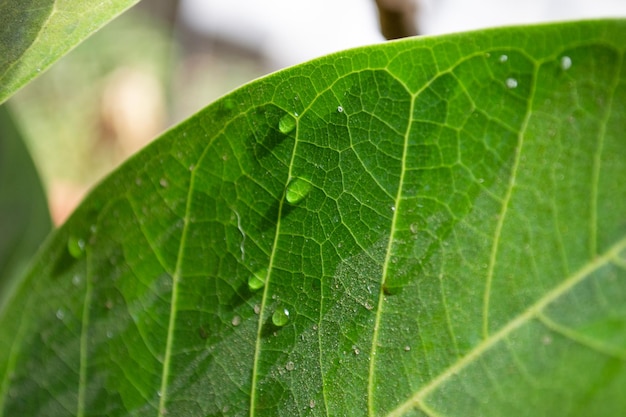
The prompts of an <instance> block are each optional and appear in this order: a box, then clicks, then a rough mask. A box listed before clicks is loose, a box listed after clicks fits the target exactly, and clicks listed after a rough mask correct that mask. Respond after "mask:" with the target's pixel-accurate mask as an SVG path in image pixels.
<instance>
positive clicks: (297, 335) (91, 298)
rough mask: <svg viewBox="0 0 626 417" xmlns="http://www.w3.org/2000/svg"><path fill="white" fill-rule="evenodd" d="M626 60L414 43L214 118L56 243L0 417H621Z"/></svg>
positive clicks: (8, 327)
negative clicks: (91, 416) (65, 416)
mask: <svg viewBox="0 0 626 417" xmlns="http://www.w3.org/2000/svg"><path fill="white" fill-rule="evenodd" d="M625 38H626V22H625V21H598V22H583V23H580V22H579V23H569V24H558V25H549V26H539V27H519V28H506V29H498V30H489V31H484V32H474V33H469V34H460V35H450V36H443V37H437V38H422V39H411V40H406V41H401V42H396V43H389V44H385V45H380V46H374V47H369V48H362V49H357V50H353V51H348V52H344V53H339V54H336V55H332V56H329V57H326V58H322V59H319V60H316V61H313V62H311V63H308V64H305V65H302V66H298V67H294V68H291V69H288V70H286V71H282V72H279V73H277V74H274V75H272V76H269V77H267V78H264V79H261V80H258V81H256V82H254V83H251V84H249V85H247V86H245V87H244V88H242V89H240V90H238V91H236V92H234V93H232V94H231V95H229V96H227V97H224V98H223V99H221V100H219V101H217V102H216V103H214V104H213V105H211V106H209V107H208V108H206V109H205V110H203V111H201V112H200V113H198V114H197V115H196V116H194V117H193V118H191V119H190V120H188V121H187V122H185V123H183V124H181V125H180V126H178V127H176V128H174V129H172V130H171V131H169V132H167V133H166V134H165V135H164V136H163V137H162V138H161V139H159V140H158V141H156V142H155V143H154V144H153V145H151V146H150V147H148V148H147V149H146V150H144V151H143V152H141V153H140V154H138V155H137V156H136V157H135V158H133V159H132V160H131V161H129V162H128V163H127V164H126V165H124V166H123V167H122V168H121V169H120V170H118V171H117V172H116V173H114V174H113V175H112V176H111V177H109V178H108V179H107V180H106V181H104V183H103V184H101V185H100V186H99V187H98V188H97V189H95V191H94V192H93V193H92V194H91V195H90V196H89V197H88V198H87V200H86V201H85V202H84V204H83V205H82V206H81V207H80V208H79V209H78V210H77V212H76V213H75V214H74V215H73V217H72V218H71V219H70V220H69V221H68V222H67V223H66V224H65V225H64V226H63V227H62V228H61V229H60V230H59V231H58V232H57V233H55V234H54V235H53V236H52V237H51V238H50V240H49V241H48V242H47V246H46V249H45V251H44V252H43V253H41V255H40V256H39V258H38V259H37V260H36V262H35V263H34V266H33V269H32V271H31V272H30V274H29V275H28V276H27V277H26V278H25V279H24V281H23V283H22V285H21V288H20V289H19V291H18V292H16V295H15V297H14V298H13V299H12V304H11V305H10V306H9V307H8V308H6V309H5V310H4V311H3V312H2V314H1V317H0V376H1V378H2V379H1V381H2V382H1V385H0V398H1V399H2V400H1V405H2V407H0V409H2V410H4V413H3V415H4V416H17V415H19V416H26V415H38V416H57V415H81V416H82V415H94V416H96V415H98V416H103V415H107V416H122V415H124V416H125V415H137V416H139V415H142V416H144V415H160V416H164V415H167V416H218V415H229V416H230V415H233V416H238V415H251V416H252V415H283V416H294V415H332V416H347V415H353V416H363V415H372V416H373V415H380V416H383V415H390V416H424V415H429V416H452V415H459V416H469V415H476V416H478V415H480V416H488V415H494V416H502V415H516V416H524V415H528V416H553V415H585V416H591V415H593V416H608V415H621V414H622V413H623V410H624V409H626V397H625V396H624V390H625V389H626V367H625V366H624V365H625V360H626V271H625V269H626V187H625V186H624V184H625V181H626V164H624V161H625V160H626V141H625V140H624V136H623V135H624V126H625V119H624V117H625V114H626V113H625V111H626V67H625V65H624V48H626V44H625V43H624V42H623V39H625Z"/></svg>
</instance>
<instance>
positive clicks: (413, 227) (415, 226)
mask: <svg viewBox="0 0 626 417" xmlns="http://www.w3.org/2000/svg"><path fill="white" fill-rule="evenodd" d="M409 229H411V233H413V234H416V233H417V232H418V230H419V229H418V228H417V223H411V225H410V226H409Z"/></svg>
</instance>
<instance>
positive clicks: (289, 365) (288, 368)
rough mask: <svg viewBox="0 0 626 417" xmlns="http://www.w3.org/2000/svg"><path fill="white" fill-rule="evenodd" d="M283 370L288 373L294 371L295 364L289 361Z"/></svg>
mask: <svg viewBox="0 0 626 417" xmlns="http://www.w3.org/2000/svg"><path fill="white" fill-rule="evenodd" d="M285 369H286V370H288V371H293V370H294V369H296V364H295V363H293V362H291V361H289V362H287V363H286V364H285Z"/></svg>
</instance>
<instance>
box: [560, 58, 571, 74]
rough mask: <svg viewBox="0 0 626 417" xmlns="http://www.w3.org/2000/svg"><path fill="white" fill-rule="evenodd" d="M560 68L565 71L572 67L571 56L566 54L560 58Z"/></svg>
mask: <svg viewBox="0 0 626 417" xmlns="http://www.w3.org/2000/svg"><path fill="white" fill-rule="evenodd" d="M561 68H562V69H563V71H567V70H568V69H570V68H572V58H570V57H568V56H564V57H563V58H561Z"/></svg>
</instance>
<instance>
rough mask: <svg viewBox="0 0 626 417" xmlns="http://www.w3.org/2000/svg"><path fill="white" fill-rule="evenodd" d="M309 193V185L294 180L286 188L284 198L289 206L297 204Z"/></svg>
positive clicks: (299, 180)
mask: <svg viewBox="0 0 626 417" xmlns="http://www.w3.org/2000/svg"><path fill="white" fill-rule="evenodd" d="M310 191H311V183H310V182H308V181H307V180H304V179H302V178H296V179H294V180H293V181H291V183H290V184H289V186H288V187H287V193H286V195H285V198H286V199H287V202H288V203H289V204H298V203H299V202H300V201H302V200H303V199H304V197H306V196H307V194H309V192H310Z"/></svg>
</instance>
